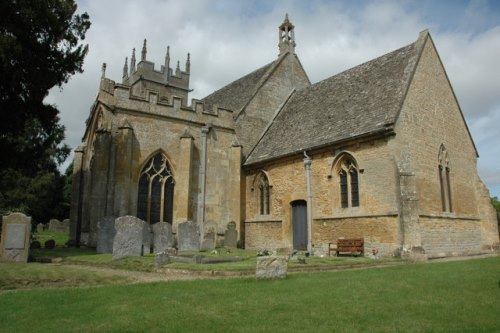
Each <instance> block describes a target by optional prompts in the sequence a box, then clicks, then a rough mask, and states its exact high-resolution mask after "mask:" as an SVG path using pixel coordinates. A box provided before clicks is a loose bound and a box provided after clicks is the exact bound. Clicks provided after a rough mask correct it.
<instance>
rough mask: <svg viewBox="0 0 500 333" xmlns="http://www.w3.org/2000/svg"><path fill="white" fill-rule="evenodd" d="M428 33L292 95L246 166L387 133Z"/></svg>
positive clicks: (401, 101) (399, 107)
mask: <svg viewBox="0 0 500 333" xmlns="http://www.w3.org/2000/svg"><path fill="white" fill-rule="evenodd" d="M426 36H427V32H426V31H424V32H423V33H422V34H421V35H420V38H419V39H418V40H417V41H416V42H415V43H412V44H410V45H408V46H405V47H403V48H400V49H398V50H395V51H393V52H391V53H388V54H385V55H383V56H381V57H379V58H376V59H374V60H371V61H369V62H366V63H364V64H361V65H359V66H356V67H354V68H352V69H349V70H347V71H345V72H342V73H340V74H337V75H335V76H332V77H330V78H328V79H326V80H323V81H321V82H318V83H316V84H314V85H312V86H310V87H308V88H305V89H302V90H299V91H297V92H296V93H295V94H294V95H293V96H292V97H291V98H290V100H289V101H288V103H286V104H285V105H284V107H283V109H282V110H281V111H280V112H279V113H278V114H277V116H276V117H275V119H274V120H273V121H272V123H271V125H270V126H269V127H268V129H267V131H266V132H265V133H264V135H263V136H262V137H261V139H260V141H259V142H258V143H257V145H256V146H255V147H254V149H253V150H252V152H251V153H250V154H249V156H248V158H247V160H246V162H245V165H250V164H254V163H259V162H263V161H267V160H271V159H275V158H278V157H283V156H288V155H291V154H295V153H298V152H301V151H303V150H310V149H314V148H319V147H323V146H326V145H329V144H334V143H335V142H339V141H344V140H348V139H350V138H354V137H359V136H362V135H366V134H370V133H375V132H378V131H384V130H387V128H388V127H390V126H391V125H392V124H394V123H395V121H396V119H397V116H398V114H399V111H400V109H401V106H402V103H403V100H404V97H405V94H406V90H407V87H408V86H409V82H410V80H411V77H412V75H413V72H414V70H415V67H416V63H417V61H418V58H419V55H420V50H421V49H422V47H423V44H424V40H425V37H426Z"/></svg>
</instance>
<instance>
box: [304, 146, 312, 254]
mask: <svg viewBox="0 0 500 333" xmlns="http://www.w3.org/2000/svg"><path fill="white" fill-rule="evenodd" d="M304 168H305V169H306V181H307V252H309V253H310V254H311V255H312V191H311V158H310V157H309V156H307V153H306V151H305V150H304Z"/></svg>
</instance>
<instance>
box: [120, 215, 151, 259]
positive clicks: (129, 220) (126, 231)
mask: <svg viewBox="0 0 500 333" xmlns="http://www.w3.org/2000/svg"><path fill="white" fill-rule="evenodd" d="M145 224H146V222H144V221H143V220H141V219H139V218H137V217H135V216H121V217H119V218H117V219H116V220H115V230H116V234H115V239H114V240H113V259H120V258H123V257H127V256H140V255H141V253H142V252H143V248H142V247H143V238H144V235H143V233H144V225H145Z"/></svg>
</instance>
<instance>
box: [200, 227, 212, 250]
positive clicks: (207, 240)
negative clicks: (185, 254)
mask: <svg viewBox="0 0 500 333" xmlns="http://www.w3.org/2000/svg"><path fill="white" fill-rule="evenodd" d="M213 249H215V232H214V231H209V232H207V233H206V234H205V236H204V237H203V243H202V244H201V251H212V250H213Z"/></svg>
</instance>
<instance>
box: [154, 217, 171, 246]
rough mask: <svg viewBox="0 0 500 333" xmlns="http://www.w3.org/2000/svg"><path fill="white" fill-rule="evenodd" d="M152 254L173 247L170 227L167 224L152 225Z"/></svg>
mask: <svg viewBox="0 0 500 333" xmlns="http://www.w3.org/2000/svg"><path fill="white" fill-rule="evenodd" d="M152 228H153V252H154V253H159V252H163V251H164V250H166V249H168V248H170V247H172V246H174V238H173V237H172V225H171V224H170V223H167V222H158V223H155V224H153V226H152Z"/></svg>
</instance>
